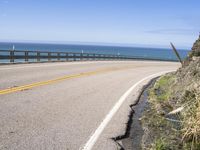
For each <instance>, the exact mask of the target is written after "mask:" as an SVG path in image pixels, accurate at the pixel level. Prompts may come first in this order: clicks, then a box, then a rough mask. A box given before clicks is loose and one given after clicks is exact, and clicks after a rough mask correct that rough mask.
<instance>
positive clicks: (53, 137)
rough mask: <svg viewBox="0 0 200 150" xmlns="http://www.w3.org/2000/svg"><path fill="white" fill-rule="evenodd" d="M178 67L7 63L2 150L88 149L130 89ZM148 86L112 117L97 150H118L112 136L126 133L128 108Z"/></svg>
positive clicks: (0, 84) (1, 94)
mask: <svg viewBox="0 0 200 150" xmlns="http://www.w3.org/2000/svg"><path fill="white" fill-rule="evenodd" d="M179 66H180V65H179V64H178V63H175V62H159V61H157V62H154V61H118V62H117V61H101V62H100V61H94V62H60V63H43V64H42V63H41V64H39V63H38V64H20V65H2V66H0V149H3V150H4V149H5V150H6V149H9V150H10V149H16V150H28V149H29V150H39V149H40V150H46V149H48V150H53V149H54V150H55V149H56V150H57V149H63V150H66V149H69V150H78V149H83V148H84V147H85V149H87V148H86V145H87V144H88V143H89V144H91V142H89V140H90V139H91V136H93V135H94V133H95V131H97V129H98V127H99V126H100V124H101V123H102V121H104V119H105V118H106V116H107V115H108V114H109V113H110V111H111V110H112V108H113V107H114V106H115V104H116V103H117V102H118V101H119V99H120V97H121V96H122V95H123V94H124V93H126V92H127V90H128V89H129V88H130V87H131V86H133V85H134V84H136V83H137V82H138V81H141V80H142V79H144V78H145V77H148V76H150V75H152V74H155V73H159V72H163V71H169V70H174V69H177V68H178V67H179ZM148 79H149V78H148ZM145 82H147V81H146V80H145ZM145 82H141V84H139V83H138V84H139V85H138V86H137V87H135V88H134V89H133V91H131V94H129V95H128V96H127V98H126V101H125V102H123V103H122V105H120V108H119V110H118V111H117V112H116V113H115V114H114V115H113V116H110V121H109V122H107V124H104V127H105V128H104V129H103V130H102V132H100V133H97V134H96V140H95V141H93V143H92V146H93V147H92V149H97V150H101V149H102V150H103V149H109V150H112V149H117V145H116V144H115V142H114V141H112V140H111V138H112V137H115V136H117V135H120V134H123V132H125V126H126V121H127V119H128V113H129V107H128V106H129V104H131V103H133V102H134V100H135V99H136V96H137V94H138V90H139V89H140V88H141V86H142V84H145ZM88 149H90V148H88Z"/></svg>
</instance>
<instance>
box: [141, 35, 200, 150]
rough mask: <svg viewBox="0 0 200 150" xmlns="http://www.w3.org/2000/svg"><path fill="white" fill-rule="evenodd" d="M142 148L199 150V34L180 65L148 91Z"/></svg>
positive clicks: (143, 120)
mask: <svg viewBox="0 0 200 150" xmlns="http://www.w3.org/2000/svg"><path fill="white" fill-rule="evenodd" d="M148 93H149V97H148V102H149V107H147V108H146V110H145V111H144V113H143V116H142V127H143V130H144V135H143V137H142V142H141V145H142V149H156V150H176V149H177V150H178V149H180V150H182V149H185V150H187V149H188V150H189V149H193V150H200V37H199V39H198V40H197V41H196V42H195V43H194V46H193V48H192V51H191V53H190V54H189V56H188V58H187V59H186V60H185V62H184V65H183V67H182V68H180V69H178V70H177V71H176V72H175V73H170V74H167V75H165V76H162V77H160V78H159V79H158V80H157V81H156V83H155V84H154V85H153V87H152V88H150V89H149V91H148Z"/></svg>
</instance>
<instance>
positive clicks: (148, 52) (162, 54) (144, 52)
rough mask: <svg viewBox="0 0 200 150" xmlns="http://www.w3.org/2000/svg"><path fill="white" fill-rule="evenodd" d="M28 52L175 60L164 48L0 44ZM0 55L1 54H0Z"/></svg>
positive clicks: (3, 48)
mask: <svg viewBox="0 0 200 150" xmlns="http://www.w3.org/2000/svg"><path fill="white" fill-rule="evenodd" d="M13 45H15V50H29V51H51V52H82V51H83V52H84V53H97V54H120V55H127V56H134V57H145V58H150V59H152V58H156V59H161V60H162V59H163V60H168V59H169V60H177V58H176V56H175V54H174V52H173V50H172V49H164V48H142V47H123V46H98V45H74V44H40V43H6V42H0V50H11V49H13ZM188 52H189V51H187V50H179V53H180V55H181V57H182V58H185V57H186V56H187V54H188ZM0 55H1V53H0Z"/></svg>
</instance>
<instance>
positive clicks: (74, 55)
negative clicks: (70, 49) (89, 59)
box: [73, 53, 76, 61]
mask: <svg viewBox="0 0 200 150" xmlns="http://www.w3.org/2000/svg"><path fill="white" fill-rule="evenodd" d="M73 57H74V61H76V54H75V53H74V54H73Z"/></svg>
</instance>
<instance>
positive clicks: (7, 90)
mask: <svg viewBox="0 0 200 150" xmlns="http://www.w3.org/2000/svg"><path fill="white" fill-rule="evenodd" d="M127 68H131V67H130V66H124V67H121V68H119V67H118V68H117V67H115V68H107V69H101V70H96V71H91V72H85V73H79V74H74V75H66V76H63V77H59V78H56V79H52V80H47V81H41V82H36V83H32V84H28V85H22V86H18V87H12V88H7V89H3V90H0V95H4V94H9V93H14V92H18V91H23V90H28V89H32V88H34V87H39V86H44V85H48V84H53V83H57V82H60V81H63V80H68V79H73V78H80V77H84V76H85V77H86V76H91V75H95V74H99V73H106V72H110V71H116V70H124V69H127Z"/></svg>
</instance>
